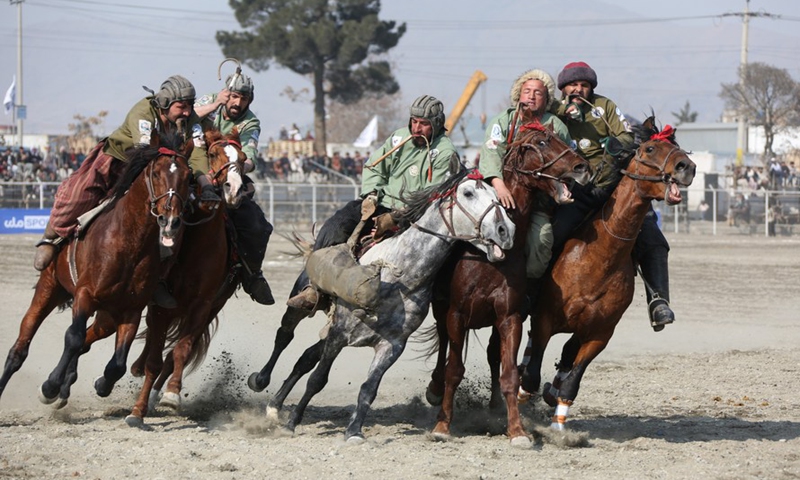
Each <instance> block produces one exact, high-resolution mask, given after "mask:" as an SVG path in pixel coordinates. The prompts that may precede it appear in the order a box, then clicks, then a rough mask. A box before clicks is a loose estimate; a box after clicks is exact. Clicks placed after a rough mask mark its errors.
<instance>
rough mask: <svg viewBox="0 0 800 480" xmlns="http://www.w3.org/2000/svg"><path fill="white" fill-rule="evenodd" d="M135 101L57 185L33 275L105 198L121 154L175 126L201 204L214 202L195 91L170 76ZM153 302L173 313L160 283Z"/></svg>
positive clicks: (216, 198)
mask: <svg viewBox="0 0 800 480" xmlns="http://www.w3.org/2000/svg"><path fill="white" fill-rule="evenodd" d="M150 92H151V95H150V96H147V97H145V98H143V99H142V100H140V101H138V102H137V103H136V104H135V105H134V106H133V107H132V108H131V110H130V111H129V112H128V115H127V116H126V117H125V121H124V122H123V123H122V125H121V126H120V127H119V128H117V129H116V130H114V132H113V133H111V135H109V136H108V137H107V138H104V139H103V140H101V141H100V142H99V143H98V144H97V145H96V146H95V147H94V149H92V151H91V152H89V154H88V155H87V156H86V158H85V159H84V161H83V163H81V166H80V168H78V170H76V171H75V172H74V173H73V174H72V175H70V176H69V177H68V178H67V179H66V180H65V181H64V182H62V183H61V185H59V187H58V190H57V191H56V195H55V201H54V203H53V208H52V210H51V211H50V220H49V221H48V223H47V226H46V227H45V231H44V236H43V238H42V239H41V240H40V241H39V243H37V245H36V247H37V250H36V257H35V259H34V262H33V266H34V268H36V270H39V271H41V270H44V269H45V268H47V266H48V265H49V264H50V262H52V261H53V258H54V257H55V254H56V253H57V251H58V248H59V247H58V245H59V244H60V243H61V241H62V240H63V239H65V238H68V237H69V236H71V235H73V234H74V233H75V231H76V230H77V228H78V217H79V216H80V215H82V214H84V213H86V212H87V211H89V210H91V209H92V208H94V207H96V206H97V205H98V204H99V203H100V202H101V201H102V200H103V199H104V198H105V197H106V195H107V193H108V192H109V191H110V190H111V188H112V187H113V186H114V183H116V181H117V179H118V178H119V176H120V175H121V174H122V172H123V170H124V169H125V164H126V163H127V158H126V156H125V151H126V150H128V149H129V148H132V147H134V146H136V145H142V144H144V145H147V144H149V143H150V136H151V134H152V132H153V131H157V132H158V133H161V134H166V133H174V132H177V131H178V125H177V123H178V121H185V122H186V128H185V130H184V135H186V136H187V138H188V137H189V136H191V138H192V140H193V142H194V148H193V150H192V154H191V157H190V158H189V165H190V166H191V168H192V171H193V172H194V176H195V179H196V181H197V182H198V183H199V184H200V186H201V189H202V190H201V196H200V199H199V200H200V201H201V202H220V201H221V199H220V197H219V196H218V195H217V194H216V193H215V192H214V187H213V186H212V184H211V180H210V178H209V177H208V175H207V174H208V159H207V158H206V151H205V142H204V140H203V129H202V127H201V124H200V122H201V121H200V118H199V117H198V116H197V114H195V113H194V110H193V109H192V105H193V103H194V99H195V90H194V86H193V85H192V83H191V82H189V80H187V79H186V78H184V77H182V76H180V75H173V76H171V77H169V78H167V79H166V80H165V81H164V82H163V83H162V84H161V88H160V89H159V91H158V92H153V91H152V90H150ZM153 300H154V301H155V302H156V303H157V304H158V305H161V306H163V307H166V308H174V306H175V305H176V301H175V299H174V298H173V297H172V296H171V295H170V293H169V291H168V290H167V288H166V285H165V284H164V283H163V282H159V286H158V288H157V289H156V291H155V294H154V297H153Z"/></svg>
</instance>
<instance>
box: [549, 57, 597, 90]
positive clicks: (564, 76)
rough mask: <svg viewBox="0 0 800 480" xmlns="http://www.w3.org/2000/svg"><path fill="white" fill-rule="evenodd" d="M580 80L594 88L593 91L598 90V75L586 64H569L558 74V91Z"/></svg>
mask: <svg viewBox="0 0 800 480" xmlns="http://www.w3.org/2000/svg"><path fill="white" fill-rule="evenodd" d="M578 80H586V81H587V82H589V85H591V86H592V90H594V89H595V88H597V73H595V71H594V70H593V69H592V67H590V66H589V65H588V64H586V63H585V62H572V63H568V64H567V65H566V66H564V68H563V69H561V73H559V74H558V89H559V90H563V89H564V87H566V86H567V85H569V84H570V83H572V82H577V81H578Z"/></svg>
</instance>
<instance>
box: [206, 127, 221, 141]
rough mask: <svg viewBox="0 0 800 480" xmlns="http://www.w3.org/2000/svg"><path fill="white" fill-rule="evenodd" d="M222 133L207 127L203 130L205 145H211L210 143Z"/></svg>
mask: <svg viewBox="0 0 800 480" xmlns="http://www.w3.org/2000/svg"><path fill="white" fill-rule="evenodd" d="M221 136H222V135H221V134H220V133H219V130H216V129H213V128H209V129H207V130H204V131H203V139H204V140H205V141H206V145H211V144H212V143H214V142H216V141H217V140H219V139H220V137H221Z"/></svg>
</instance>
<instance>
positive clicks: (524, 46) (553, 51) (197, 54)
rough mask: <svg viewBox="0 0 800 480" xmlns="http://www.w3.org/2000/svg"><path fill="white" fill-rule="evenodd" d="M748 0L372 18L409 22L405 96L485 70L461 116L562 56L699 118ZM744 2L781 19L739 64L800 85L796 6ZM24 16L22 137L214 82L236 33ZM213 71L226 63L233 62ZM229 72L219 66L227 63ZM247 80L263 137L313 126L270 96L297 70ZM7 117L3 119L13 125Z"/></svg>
mask: <svg viewBox="0 0 800 480" xmlns="http://www.w3.org/2000/svg"><path fill="white" fill-rule="evenodd" d="M744 7H745V0H703V1H698V0H672V1H669V2H642V1H640V0H603V1H592V0H574V1H570V2H562V1H555V0H550V1H536V0H527V1H516V0H514V1H512V0H495V1H494V2H486V1H477V0H439V1H430V0H427V1H423V0H384V1H383V2H382V13H381V18H382V19H385V20H396V21H398V22H406V24H407V27H408V31H407V33H406V34H405V36H404V37H403V38H402V39H401V41H400V44H399V45H398V47H396V48H395V49H393V50H392V51H391V52H390V54H389V60H390V61H391V62H393V64H394V65H395V74H396V76H397V79H398V81H399V83H400V86H401V91H402V94H403V97H404V99H406V100H407V103H410V102H411V101H412V100H413V99H414V98H415V97H417V96H418V95H421V94H423V93H426V94H431V95H434V96H436V97H439V98H441V99H442V100H443V101H444V103H445V109H446V111H449V110H450V108H451V107H452V106H453V105H454V104H455V102H456V100H457V99H458V97H459V96H460V95H461V92H462V90H463V89H464V86H465V85H466V83H467V80H468V79H469V78H470V76H471V75H472V73H473V72H474V71H475V70H476V69H480V70H482V71H483V72H484V73H485V74H486V75H487V76H488V78H489V80H488V81H487V82H486V83H485V84H484V86H483V87H482V89H481V90H479V92H478V93H477V94H476V95H475V97H474V98H473V101H472V103H471V104H470V106H469V108H468V109H467V111H466V113H465V116H467V117H470V116H472V117H477V116H479V115H480V114H481V113H484V112H485V113H486V114H487V115H488V116H490V117H491V116H492V115H494V114H495V113H497V112H498V111H499V110H500V109H501V108H503V106H504V105H505V104H506V102H508V90H509V88H510V86H511V83H512V82H513V80H514V79H515V78H516V76H517V75H519V74H520V73H521V72H523V71H525V70H528V69H530V68H542V69H544V70H546V71H548V72H550V74H551V75H553V77H555V76H556V75H557V74H558V72H559V71H560V69H561V68H562V67H563V66H564V65H565V64H566V63H568V62H571V61H576V60H582V61H586V62H588V63H589V64H590V65H591V66H592V67H593V68H594V69H595V70H596V71H597V73H598V77H599V85H598V88H597V91H598V93H600V94H603V95H606V96H608V97H610V98H612V99H614V100H615V101H616V102H617V103H618V104H619V105H620V106H621V107H622V108H623V110H625V111H626V112H627V113H628V114H629V115H632V116H635V117H642V116H644V114H646V113H648V112H649V111H650V109H651V108H652V109H654V110H655V112H656V114H657V115H658V116H659V117H660V119H661V121H662V122H664V123H669V122H674V117H673V116H672V115H671V112H676V111H678V110H680V109H681V107H682V106H683V105H684V103H685V102H686V101H687V100H688V101H689V102H690V103H691V106H692V109H693V110H696V111H698V112H699V118H698V121H700V122H712V121H716V120H717V119H718V118H719V117H720V114H721V113H722V108H723V105H722V101H721V100H720V99H719V96H718V94H719V91H720V84H721V83H722V82H726V83H730V82H734V81H736V69H737V67H738V65H739V59H740V49H741V36H742V23H741V18H740V17H732V16H723V15H724V14H727V13H733V12H741V11H742V10H743V9H744ZM750 10H751V11H753V12H764V13H770V14H775V15H781V16H782V18H780V19H771V18H753V19H752V20H751V23H750V35H749V42H748V43H749V53H748V59H749V60H750V61H761V62H765V63H768V64H771V65H774V66H776V67H779V68H785V69H787V70H788V71H789V73H790V74H791V75H792V76H793V77H794V78H795V79H796V80H800V28H799V27H800V2H798V1H793V0H751V2H750ZM0 12H2V15H0V55H2V56H1V57H0V58H2V62H0V89H1V90H2V93H5V90H6V88H7V87H8V86H9V85H10V83H11V78H12V76H13V75H14V74H15V72H16V58H17V7H16V6H15V5H9V4H8V2H6V3H5V4H3V5H0ZM22 12H23V69H24V72H23V79H24V91H23V94H24V101H25V104H26V105H27V107H28V120H27V121H26V122H25V133H26V134H27V133H66V132H67V125H68V124H69V123H70V122H71V121H72V116H73V115H75V114H82V115H93V114H96V113H97V112H99V111H100V110H107V111H108V112H109V114H108V117H107V121H106V125H105V126H104V128H105V133H110V132H111V131H112V130H113V129H114V128H116V127H117V126H118V125H119V124H120V123H121V121H122V120H123V118H124V116H125V114H126V113H127V111H128V109H129V108H130V107H131V106H132V105H133V103H135V102H136V101H137V100H138V99H140V98H141V97H142V96H144V94H145V93H144V91H143V90H142V89H141V86H142V85H147V86H149V87H151V88H157V87H158V86H159V84H160V83H161V81H163V80H164V79H165V78H166V77H168V76H169V75H172V74H175V73H179V74H182V75H184V76H186V77H188V78H189V79H190V80H191V81H192V82H193V83H194V84H195V86H196V87H197V90H198V93H206V92H215V91H217V90H219V88H220V87H221V82H220V81H218V80H217V65H218V64H219V62H220V61H221V60H222V59H223V58H224V57H223V55H222V53H221V51H220V49H219V47H218V46H217V44H216V41H215V40H214V34H215V32H216V31H217V30H236V29H239V28H240V27H239V25H238V23H237V22H236V21H235V19H234V17H233V13H232V10H231V9H230V7H229V6H228V2H227V1H224V0H171V1H169V2H164V1H155V0H137V1H136V2H132V1H131V0H120V1H102V0H25V1H24V3H23V7H22ZM223 68H224V69H228V70H230V69H231V68H232V66H231V64H226V66H225V67H223ZM226 71H227V70H226ZM245 73H247V74H249V75H251V76H252V77H253V79H254V81H255V85H256V99H255V102H254V104H253V110H254V111H255V112H256V114H257V115H258V116H259V118H260V119H261V121H262V125H263V129H264V133H263V135H262V138H267V137H269V136H275V135H277V131H278V129H279V128H280V126H281V125H282V124H291V123H293V122H296V123H297V124H298V125H300V126H301V127H303V128H310V127H311V125H312V122H313V118H312V115H313V112H312V105H311V104H310V103H308V102H298V103H292V102H291V101H289V100H288V99H287V98H286V97H284V96H281V91H283V90H284V88H285V87H286V86H291V87H292V88H294V89H295V90H297V89H301V88H310V87H311V84H310V82H309V81H308V79H306V78H304V77H301V76H299V75H296V74H294V73H293V72H291V71H289V70H286V69H283V68H281V67H279V66H273V67H272V68H270V69H269V70H267V71H264V72H252V71H249V70H248V69H247V68H246V69H245ZM10 123H11V116H10V115H9V116H5V117H0V124H10Z"/></svg>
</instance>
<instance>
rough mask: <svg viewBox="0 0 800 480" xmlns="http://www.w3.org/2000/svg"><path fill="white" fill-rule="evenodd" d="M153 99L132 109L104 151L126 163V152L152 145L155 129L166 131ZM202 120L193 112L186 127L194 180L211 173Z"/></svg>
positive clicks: (144, 99)
mask: <svg viewBox="0 0 800 480" xmlns="http://www.w3.org/2000/svg"><path fill="white" fill-rule="evenodd" d="M152 99H153V97H146V98H143V99H142V100H139V102H137V103H136V105H134V106H133V108H131V110H130V111H129V112H128V115H127V116H126V117H125V121H124V122H122V125H121V126H120V127H119V128H117V129H116V130H114V132H113V133H112V134H111V135H109V136H108V139H107V140H106V146H105V147H104V148H103V152H104V153H106V154H108V155H111V156H112V157H114V158H116V159H117V160H121V161H123V162H127V161H128V159H127V157H126V156H125V151H126V150H128V149H129V148H133V147H134V146H137V145H149V144H150V134H151V132H152V131H153V130H156V131H158V132H159V133H162V132H164V125H162V124H161V118H160V117H159V115H158V108H156V107H155V106H154V105H153V104H152V102H151V100H152ZM200 122H201V121H200V117H198V116H197V114H195V113H194V112H192V115H190V116H189V121H188V123H187V125H188V126H189V131H190V132H191V135H192V138H193V139H194V149H192V155H191V156H190V157H189V166H191V167H192V171H193V172H194V174H195V177H196V176H198V175H204V174H206V173H208V159H207V158H206V145H205V141H204V140H203V128H202V127H201V124H200Z"/></svg>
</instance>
